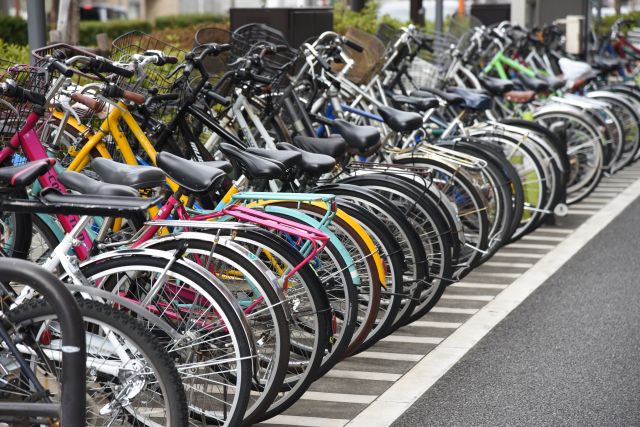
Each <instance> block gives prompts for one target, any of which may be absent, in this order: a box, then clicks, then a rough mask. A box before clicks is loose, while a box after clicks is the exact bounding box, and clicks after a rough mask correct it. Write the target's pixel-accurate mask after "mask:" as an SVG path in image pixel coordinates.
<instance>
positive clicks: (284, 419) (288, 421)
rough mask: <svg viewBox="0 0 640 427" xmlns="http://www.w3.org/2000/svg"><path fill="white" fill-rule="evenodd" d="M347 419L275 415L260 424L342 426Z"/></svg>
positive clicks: (309, 426)
mask: <svg viewBox="0 0 640 427" xmlns="http://www.w3.org/2000/svg"><path fill="white" fill-rule="evenodd" d="M348 422H349V420H342V419H337V418H318V417H301V416H297V415H276V416H275V417H273V418H269V419H268V420H266V421H261V422H260V423H261V424H278V425H289V426H308V427H342V426H344V425H346V424H347V423H348Z"/></svg>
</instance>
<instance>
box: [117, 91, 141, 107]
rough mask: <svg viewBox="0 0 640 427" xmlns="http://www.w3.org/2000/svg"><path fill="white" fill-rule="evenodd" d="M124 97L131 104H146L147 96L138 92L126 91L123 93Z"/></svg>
mask: <svg viewBox="0 0 640 427" xmlns="http://www.w3.org/2000/svg"><path fill="white" fill-rule="evenodd" d="M122 97H123V98H124V99H127V100H129V101H131V102H134V103H136V104H138V105H142V104H144V102H145V100H146V99H145V96H144V95H143V94H141V93H137V92H131V91H129V90H125V91H123V92H122Z"/></svg>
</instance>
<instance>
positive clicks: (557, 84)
mask: <svg viewBox="0 0 640 427" xmlns="http://www.w3.org/2000/svg"><path fill="white" fill-rule="evenodd" d="M539 78H541V79H543V80H545V81H546V82H547V83H549V87H551V90H558V89H560V88H562V87H563V86H564V85H565V84H566V83H567V81H566V80H565V79H562V78H559V77H555V76H540V77H539Z"/></svg>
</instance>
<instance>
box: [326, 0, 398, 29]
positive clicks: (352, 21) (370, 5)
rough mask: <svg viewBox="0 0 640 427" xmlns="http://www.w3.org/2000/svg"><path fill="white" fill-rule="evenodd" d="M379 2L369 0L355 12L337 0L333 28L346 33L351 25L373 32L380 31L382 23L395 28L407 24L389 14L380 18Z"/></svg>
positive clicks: (334, 8)
mask: <svg viewBox="0 0 640 427" xmlns="http://www.w3.org/2000/svg"><path fill="white" fill-rule="evenodd" d="M378 8H379V5H378V2H377V0H368V1H367V2H366V4H365V6H364V8H363V9H362V10H360V11H359V12H354V11H353V10H351V9H350V8H349V7H347V6H345V4H344V3H343V2H336V4H335V6H334V7H333V29H334V31H335V32H337V33H340V34H344V33H345V32H346V31H347V29H349V27H354V28H357V29H359V30H362V31H366V32H368V33H371V34H375V33H376V31H378V27H379V26H380V24H382V23H384V24H388V25H390V26H392V27H394V28H400V27H402V26H403V25H407V23H406V22H402V21H400V20H398V19H395V18H392V17H391V16H389V15H384V16H382V17H380V18H378Z"/></svg>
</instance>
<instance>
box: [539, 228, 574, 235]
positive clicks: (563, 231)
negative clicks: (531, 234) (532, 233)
mask: <svg viewBox="0 0 640 427" xmlns="http://www.w3.org/2000/svg"><path fill="white" fill-rule="evenodd" d="M574 231H576V230H575V229H573V228H549V227H541V228H538V229H537V230H536V233H538V232H540V233H554V234H556V233H557V234H571V233H573V232H574Z"/></svg>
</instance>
